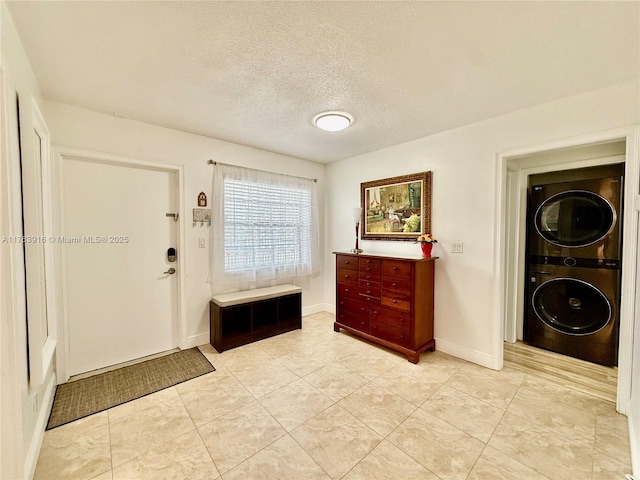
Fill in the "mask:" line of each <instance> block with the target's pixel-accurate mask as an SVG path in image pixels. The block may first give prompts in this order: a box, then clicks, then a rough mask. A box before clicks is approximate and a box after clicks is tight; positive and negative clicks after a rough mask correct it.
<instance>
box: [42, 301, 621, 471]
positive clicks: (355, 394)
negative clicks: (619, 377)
mask: <svg viewBox="0 0 640 480" xmlns="http://www.w3.org/2000/svg"><path fill="white" fill-rule="evenodd" d="M332 323H333V315H330V314H326V313H321V314H315V315H311V316H308V317H305V318H304V319H303V329H302V330H298V331H295V332H290V333H286V334H284V335H280V336H277V337H273V338H270V339H266V340H263V341H260V342H256V343H253V344H250V345H246V346H244V347H240V348H236V349H233V350H229V351H227V352H224V353H222V354H218V353H217V352H216V351H215V350H213V348H211V347H210V346H203V347H201V350H202V351H203V352H204V353H205V355H206V356H207V357H208V358H209V359H210V360H211V362H212V363H213V364H214V366H215V367H216V369H217V371H216V372H213V373H210V374H208V375H205V376H202V377H199V378H196V379H194V380H191V381H189V382H185V383H183V384H180V385H177V386H175V387H172V388H169V389H166V390H163V391H161V392H158V393H155V394H153V395H150V396H147V397H144V398H141V399H138V400H134V401H133V402H129V403H127V404H124V405H121V406H118V407H115V408H112V409H110V410H108V411H105V412H102V413H98V414H96V415H92V416H91V417H87V418H85V419H82V420H78V421H76V422H73V423H71V424H68V425H65V426H62V427H59V428H56V429H54V430H51V431H48V432H46V433H45V438H44V442H43V446H42V451H41V454H40V458H39V460H38V465H37V469H36V474H35V478H37V479H41V478H45V479H67V478H77V479H92V478H96V479H101V480H119V479H137V478H144V479H164V478H174V479H186V478H189V479H216V478H222V479H224V480H229V479H242V480H259V479H278V480H287V479H294V480H306V479H340V478H344V479H345V480H356V479H362V480H372V479H399V480H409V479H416V480H418V479H419V480H437V479H441V480H449V479H451V480H464V479H467V480H471V479H473V480H480V479H489V480H499V479H509V480H517V479H523V480H532V479H554V480H561V479H568V480H578V479H580V480H582V479H592V480H614V479H621V480H622V479H624V474H625V473H630V452H629V443H628V433H627V421H626V418H625V417H623V416H622V415H619V414H617V413H616V412H615V408H614V405H613V404H612V403H610V402H607V401H605V400H602V399H598V398H596V397H592V396H589V395H587V394H584V393H580V392H576V391H575V390H569V389H567V388H565V387H563V386H560V385H557V384H555V383H551V382H549V381H547V380H545V379H542V378H539V377H536V376H532V375H528V374H525V373H521V372H518V371H516V370H514V369H509V367H505V368H504V369H503V370H502V371H500V372H496V371H493V370H488V369H485V368H482V367H479V366H477V365H474V364H471V363H468V362H465V361H462V360H459V359H457V358H454V357H452V356H449V355H446V354H443V353H440V352H437V351H436V352H431V353H425V354H423V355H422V356H421V359H420V363H419V364H418V365H413V364H411V363H409V362H407V361H406V359H405V358H404V357H402V356H400V355H398V354H396V353H394V352H391V351H389V350H386V349H382V348H379V347H377V346H375V345H371V344H369V343H366V342H364V341H362V340H359V339H356V338H354V337H351V336H350V335H348V334H345V333H335V332H334V331H333V328H332Z"/></svg>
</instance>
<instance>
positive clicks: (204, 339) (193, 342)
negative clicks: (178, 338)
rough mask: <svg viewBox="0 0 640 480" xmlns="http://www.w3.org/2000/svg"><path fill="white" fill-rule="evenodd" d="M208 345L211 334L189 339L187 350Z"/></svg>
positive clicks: (194, 336) (200, 334) (206, 333)
mask: <svg viewBox="0 0 640 480" xmlns="http://www.w3.org/2000/svg"><path fill="white" fill-rule="evenodd" d="M207 343H209V332H204V333H199V334H198V335H192V336H190V337H187V348H193V347H199V346H200V345H206V344H207Z"/></svg>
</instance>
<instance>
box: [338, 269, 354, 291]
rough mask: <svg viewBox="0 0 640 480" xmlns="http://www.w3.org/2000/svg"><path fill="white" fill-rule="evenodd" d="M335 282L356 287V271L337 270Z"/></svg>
mask: <svg viewBox="0 0 640 480" xmlns="http://www.w3.org/2000/svg"><path fill="white" fill-rule="evenodd" d="M336 281H337V282H338V283H346V284H349V285H355V286H356V287H357V286H358V271H357V270H347V269H345V268H339V269H338V272H337V273H336Z"/></svg>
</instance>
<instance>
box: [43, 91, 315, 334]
mask: <svg viewBox="0 0 640 480" xmlns="http://www.w3.org/2000/svg"><path fill="white" fill-rule="evenodd" d="M44 109H45V115H46V118H47V122H48V125H49V129H50V131H51V138H52V142H53V143H54V145H57V146H66V147H74V148H80V149H86V150H91V151H99V152H107V153H109V154H115V155H120V156H123V157H126V158H130V159H136V160H140V161H146V162H152V163H159V164H167V165H183V166H184V183H185V191H184V202H185V207H186V211H185V212H182V215H184V218H185V221H186V224H185V225H186V246H185V249H184V251H183V252H182V254H183V255H184V256H183V257H182V258H183V259H185V258H186V268H187V272H186V275H187V279H186V296H187V337H188V339H189V342H190V343H191V344H202V343H207V342H208V341H209V303H208V302H209V299H210V297H211V290H210V286H209V284H208V283H207V276H208V273H209V232H210V228H209V227H207V226H204V227H203V226H200V225H199V224H198V225H197V226H193V224H192V222H191V221H190V219H191V218H192V212H191V209H192V208H194V207H197V197H198V193H199V192H205V193H206V194H207V198H208V199H209V206H210V205H211V204H210V201H211V193H210V192H211V176H212V173H213V167H212V166H211V165H208V164H207V160H209V159H214V160H216V161H219V162H223V163H229V164H233V165H240V166H244V167H250V168H257V169H260V170H267V171H272V172H278V173H284V174H288V175H297V176H303V177H308V178H318V184H317V185H318V192H319V198H318V202H319V204H320V212H319V213H320V222H321V224H322V222H323V221H324V215H323V208H322V205H323V203H324V198H323V195H322V192H323V189H324V188H325V180H324V170H325V167H324V165H322V164H319V163H315V162H309V161H305V160H300V159H297V158H293V157H288V156H285V155H279V154H276V153H271V152H267V151H264V150H259V149H255V148H250V147H246V146H242V145H237V144H234V143H229V142H224V141H220V140H215V139H212V138H208V137H203V136H199V135H193V134H189V133H185V132H181V131H177V130H172V129H167V128H162V127H158V126H154V125H149V124H146V123H142V122H137V121H133V120H129V119H123V118H117V117H114V116H110V115H105V114H100V113H96V112H93V111H90V110H85V109H81V108H77V107H73V106H69V105H66V104H61V103H55V102H46V103H45V107H44ZM201 237H204V238H206V242H207V248H199V247H198V239H199V238H201ZM297 283H299V284H300V286H301V287H302V288H303V295H302V301H303V309H304V311H305V313H308V312H309V311H313V310H317V309H320V308H322V305H321V304H322V303H323V302H324V300H325V297H324V291H323V287H324V281H323V278H322V274H319V275H317V276H315V277H314V278H305V279H299V281H298V282H297Z"/></svg>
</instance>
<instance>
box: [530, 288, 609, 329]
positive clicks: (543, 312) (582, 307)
mask: <svg viewBox="0 0 640 480" xmlns="http://www.w3.org/2000/svg"><path fill="white" fill-rule="evenodd" d="M531 301H532V303H533V310H534V312H535V313H536V315H537V316H538V318H539V319H540V320H542V321H543V322H544V323H545V324H546V325H548V326H549V327H551V328H553V329H554V330H557V331H559V332H562V333H566V334H568V335H589V334H592V333H595V332H597V331H599V330H601V329H602V328H604V327H605V326H606V325H607V324H608V323H609V321H610V320H611V314H612V311H611V303H610V302H609V300H608V299H607V297H606V296H605V295H604V294H603V293H602V292H601V291H600V290H598V289H597V288H596V287H594V286H593V285H591V284H590V283H587V282H585V281H583V280H577V279H575V278H554V279H553V280H549V281H548V282H545V283H543V284H542V285H540V286H539V287H538V288H537V289H536V290H535V291H534V292H533V297H532V299H531Z"/></svg>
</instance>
